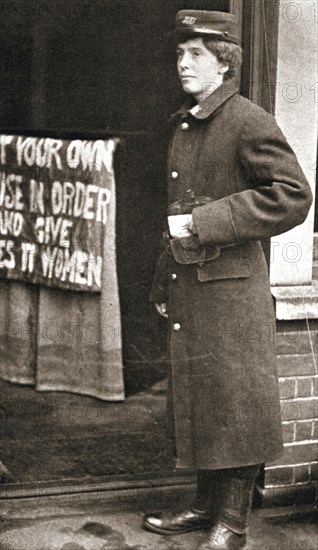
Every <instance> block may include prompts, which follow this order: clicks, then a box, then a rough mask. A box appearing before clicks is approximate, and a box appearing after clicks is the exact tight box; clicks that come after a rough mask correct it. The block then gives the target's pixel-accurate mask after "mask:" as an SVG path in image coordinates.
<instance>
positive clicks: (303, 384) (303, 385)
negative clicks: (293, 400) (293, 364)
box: [296, 378, 312, 397]
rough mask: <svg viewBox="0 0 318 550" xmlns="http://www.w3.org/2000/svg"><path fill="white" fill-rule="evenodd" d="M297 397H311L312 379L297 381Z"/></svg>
mask: <svg viewBox="0 0 318 550" xmlns="http://www.w3.org/2000/svg"><path fill="white" fill-rule="evenodd" d="M296 385H297V397H311V395H312V391H311V389H312V378H298V379H297V384H296Z"/></svg>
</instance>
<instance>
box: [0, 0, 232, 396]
mask: <svg viewBox="0 0 318 550" xmlns="http://www.w3.org/2000/svg"><path fill="white" fill-rule="evenodd" d="M231 4H233V2H230V1H228V0H214V1H213V0H210V1H198V0H197V1H193V0H191V1H190V0H174V1H171V0H160V2H158V1H157V0H94V1H91V0H90V1H86V0H83V1H82V2H78V1H75V0H74V1H69V2H62V1H61V0H52V1H51V0H50V1H49V0H37V1H35V0H33V1H30V2H20V1H18V0H17V1H15V0H12V1H10V2H2V3H1V10H2V30H3V32H2V33H1V37H0V44H1V59H2V63H1V66H0V78H1V82H2V93H1V96H0V128H1V129H2V131H3V132H6V131H7V132H9V131H12V130H14V129H17V130H19V131H23V132H28V131H32V132H36V131H37V130H39V131H41V132H44V133H47V134H50V133H52V132H53V133H54V132H59V133H62V135H63V133H65V135H66V134H67V135H69V134H71V133H72V132H76V133H79V134H82V135H83V137H86V136H87V133H89V135H93V136H94V133H95V134H96V135H97V134H98V135H104V136H105V137H106V136H107V135H110V134H111V135H120V136H121V143H120V147H119V149H118V151H117V157H116V172H115V175H116V185H117V258H118V276H119V286H120V296H121V305H122V319H123V343H124V359H125V365H126V367H127V368H126V369H125V376H126V380H125V382H126V391H127V393H128V394H130V393H131V392H135V391H138V390H140V389H142V388H143V387H145V385H146V386H147V385H149V384H152V383H153V382H155V381H156V380H158V379H160V378H162V376H164V374H165V373H164V369H162V366H161V367H160V369H159V370H158V368H157V367H156V366H154V367H152V360H155V361H156V363H154V364H155V365H157V362H158V357H161V356H162V355H163V354H164V349H165V324H164V322H161V320H160V319H158V316H157V314H156V313H155V312H154V310H153V306H152V305H151V304H149V302H148V294H149V287H150V284H151V279H152V275H153V270H154V266H155V261H156V256H157V253H158V246H159V241H160V234H161V225H162V219H163V215H164V212H165V151H166V146H167V143H166V141H167V140H166V135H165V126H166V120H167V119H168V117H169V115H170V114H171V113H172V112H174V110H176V109H177V108H178V107H179V106H180V103H181V102H182V94H181V92H180V87H179V84H178V81H177V77H176V71H175V59H174V51H173V50H174V44H173V37H172V30H173V26H174V16H175V13H176V12H177V11H178V10H179V9H186V8H188V9H189V8H191V9H216V10H222V11H229V10H230V5H231ZM145 361H146V362H148V361H149V364H147V368H145Z"/></svg>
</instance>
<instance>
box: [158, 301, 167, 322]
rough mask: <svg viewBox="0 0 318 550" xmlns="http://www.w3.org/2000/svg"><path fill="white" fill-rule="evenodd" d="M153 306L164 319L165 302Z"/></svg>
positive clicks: (165, 315)
mask: <svg viewBox="0 0 318 550" xmlns="http://www.w3.org/2000/svg"><path fill="white" fill-rule="evenodd" d="M155 306H156V310H157V311H158V313H159V315H161V317H165V319H168V314H167V304H155Z"/></svg>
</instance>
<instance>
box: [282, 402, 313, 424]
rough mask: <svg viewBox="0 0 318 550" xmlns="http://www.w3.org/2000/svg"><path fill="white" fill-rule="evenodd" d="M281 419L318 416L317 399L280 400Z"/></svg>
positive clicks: (302, 418) (303, 418)
mask: <svg viewBox="0 0 318 550" xmlns="http://www.w3.org/2000/svg"><path fill="white" fill-rule="evenodd" d="M281 412H282V420H283V421H285V422H286V421H289V422H290V421H292V420H306V419H307V418H317V417H318V399H308V401H307V400H302V399H293V400H285V401H281Z"/></svg>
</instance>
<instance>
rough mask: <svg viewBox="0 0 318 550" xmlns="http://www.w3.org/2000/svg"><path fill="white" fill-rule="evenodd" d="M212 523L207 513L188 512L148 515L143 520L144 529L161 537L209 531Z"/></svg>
mask: <svg viewBox="0 0 318 550" xmlns="http://www.w3.org/2000/svg"><path fill="white" fill-rule="evenodd" d="M210 523H211V520H210V518H209V516H208V515H207V514H206V513H204V512H195V511H193V510H186V511H183V512H180V513H173V512H166V513H165V512H163V513H161V514H147V515H146V516H145V517H144V520H143V527H144V528H145V529H147V530H148V531H153V532H155V533H159V534H161V535H172V534H175V535H177V534H182V533H187V532H189V531H195V530H197V529H207V528H208V527H210Z"/></svg>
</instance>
